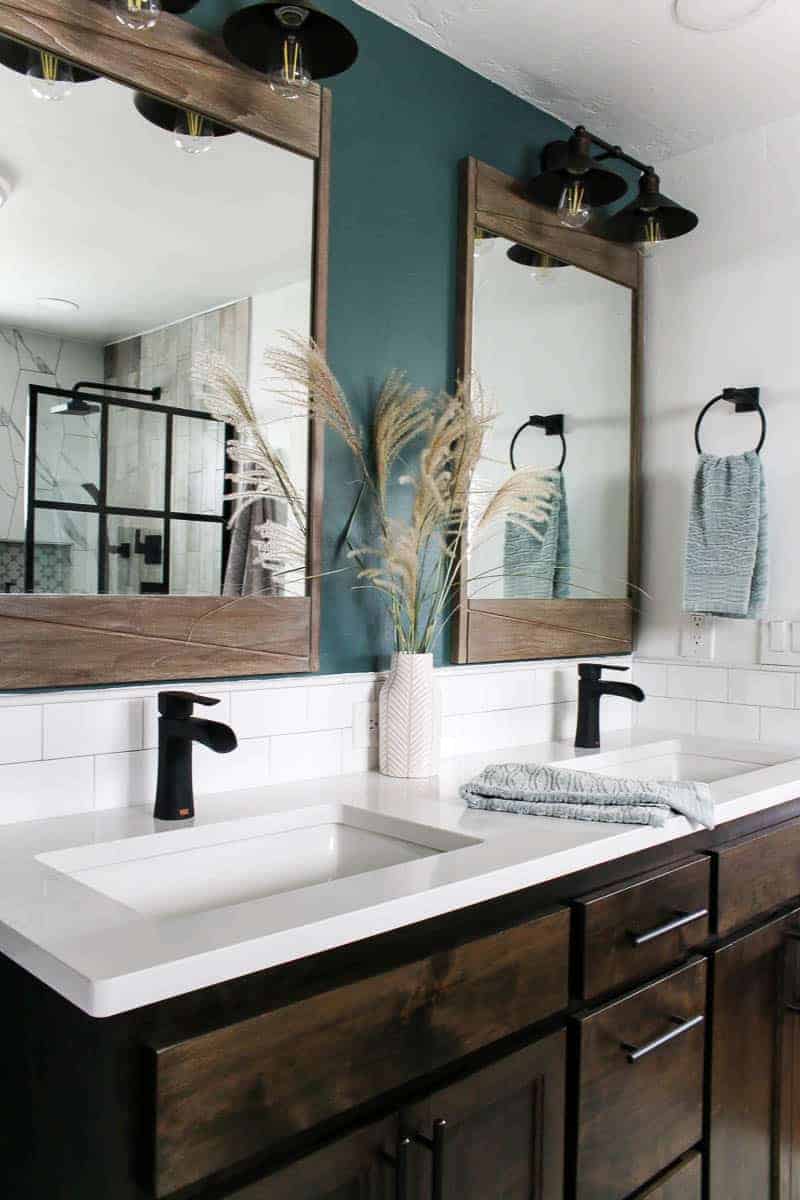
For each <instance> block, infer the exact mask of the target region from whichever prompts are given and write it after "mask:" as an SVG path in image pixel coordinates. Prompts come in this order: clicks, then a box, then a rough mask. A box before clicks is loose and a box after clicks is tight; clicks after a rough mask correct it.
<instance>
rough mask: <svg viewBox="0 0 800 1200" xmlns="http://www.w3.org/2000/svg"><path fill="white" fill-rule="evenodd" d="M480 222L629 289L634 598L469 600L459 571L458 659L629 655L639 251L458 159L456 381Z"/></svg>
mask: <svg viewBox="0 0 800 1200" xmlns="http://www.w3.org/2000/svg"><path fill="white" fill-rule="evenodd" d="M476 228H479V229H484V230H486V231H487V232H489V233H495V234H498V235H499V236H500V237H503V238H508V239H509V240H511V241H514V242H522V243H523V244H525V245H527V246H531V247H533V248H535V249H536V250H542V251H544V252H545V253H547V254H552V255H553V257H555V258H560V259H563V260H565V261H566V262H569V263H571V264H572V265H573V266H576V267H581V268H583V270H586V271H591V272H592V273H593V274H595V275H601V276H603V278H604V279H610V280H613V281H614V282H615V283H620V284H622V285H623V286H624V287H627V288H630V290H631V293H632V299H633V303H632V309H631V311H632V314H633V321H632V330H631V337H632V346H631V351H632V353H631V461H630V489H629V508H630V512H629V524H628V531H629V532H628V584H629V588H628V598H627V599H620V600H605V599H591V600H584V599H580V600H516V599H514V600H502V599H501V600H471V599H469V597H468V595H467V585H466V580H465V578H464V577H463V575H462V578H461V579H460V580H459V583H458V593H459V595H458V604H459V608H458V619H457V620H456V621H454V622H453V660H454V661H455V662H457V663H482V662H513V661H516V660H519V659H537V658H570V657H577V656H584V655H592V654H622V653H628V652H630V651H631V650H632V649H633V635H634V627H635V612H636V608H637V601H636V596H637V595H638V592H637V590H636V588H637V586H638V583H639V539H640V523H639V423H640V419H639V414H640V391H641V379H640V374H641V362H642V331H643V311H642V309H643V283H642V260H641V256H640V255H639V254H638V253H637V252H636V251H635V250H634V249H633V247H628V246H620V245H617V244H615V243H614V242H609V241H606V240H605V239H604V238H601V237H598V236H597V235H596V234H593V233H591V232H589V231H584V230H581V231H576V230H572V229H565V228H564V226H563V225H561V224H559V222H558V220H557V219H556V215H555V213H554V212H552V211H551V210H550V209H547V208H542V207H541V206H540V205H538V204H534V203H533V202H532V201H531V200H528V199H527V198H526V196H525V191H524V184H522V183H521V182H520V181H519V180H516V179H513V178H512V177H511V176H510V175H505V174H503V172H502V171H498V170H496V169H495V168H494V167H490V166H487V164H486V163H482V162H479V161H478V160H477V159H474V158H468V159H465V160H464V161H463V162H462V163H461V217H460V224H459V267H458V327H457V353H458V362H457V364H456V366H457V371H458V377H459V379H469V377H470V375H471V373H472V318H473V304H472V295H473V270H474V261H475V259H474V254H473V250H474V244H475V229H476Z"/></svg>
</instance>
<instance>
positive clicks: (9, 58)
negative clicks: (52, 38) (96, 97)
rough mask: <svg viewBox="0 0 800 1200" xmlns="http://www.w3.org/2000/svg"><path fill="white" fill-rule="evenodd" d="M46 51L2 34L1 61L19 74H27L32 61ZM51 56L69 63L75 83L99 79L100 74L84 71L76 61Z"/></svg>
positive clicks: (0, 41) (0, 38)
mask: <svg viewBox="0 0 800 1200" xmlns="http://www.w3.org/2000/svg"><path fill="white" fill-rule="evenodd" d="M43 53H45V54H46V53H48V52H46V51H42V50H37V48H36V47H35V46H26V45H25V44H24V43H23V42H15V41H13V40H12V39H11V38H7V37H2V36H0V63H2V65H3V66H4V67H8V68H9V69H10V70H12V71H16V72H17V74H18V75H27V74H28V72H29V70H30V66H31V63H32V62H34V61H35V60H36V59H37V58H39V57H40V55H42V54H43ZM50 57H51V58H56V57H58V61H60V62H63V63H68V64H69V66H70V68H71V70H72V81H73V83H91V82H92V80H94V79H99V78H100V76H99V75H95V74H94V73H93V72H92V71H84V70H83V68H82V67H76V66H75V65H74V63H70V62H69V59H66V58H64V59H61V58H60V56H55V55H50Z"/></svg>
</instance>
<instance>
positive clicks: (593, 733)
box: [575, 663, 645, 750]
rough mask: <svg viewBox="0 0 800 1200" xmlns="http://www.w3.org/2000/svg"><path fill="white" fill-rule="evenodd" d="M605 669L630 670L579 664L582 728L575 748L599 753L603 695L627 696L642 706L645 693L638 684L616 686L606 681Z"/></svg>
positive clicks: (579, 698) (578, 732)
mask: <svg viewBox="0 0 800 1200" xmlns="http://www.w3.org/2000/svg"><path fill="white" fill-rule="evenodd" d="M603 670H607V671H627V670H628V667H609V666H606V667H605V668H604V667H602V666H601V665H600V663H578V681H579V682H578V725H577V728H576V730H575V745H576V746H577V747H578V748H579V749H581V750H596V749H597V748H598V746H599V745H600V700H601V698H602V697H603V696H624V697H625V698H626V699H627V700H635V701H636V703H637V704H641V702H642V701H643V700H644V698H645V697H644V692H643V691H642V689H641V688H640V687H637V686H636V684H635V683H615V682H614V681H613V680H610V679H603Z"/></svg>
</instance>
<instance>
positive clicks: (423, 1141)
mask: <svg viewBox="0 0 800 1200" xmlns="http://www.w3.org/2000/svg"><path fill="white" fill-rule="evenodd" d="M446 1132H447V1121H444V1120H439V1121H434V1122H433V1136H432V1137H426V1136H425V1134H424V1133H415V1134H414V1141H415V1142H418V1143H419V1145H420V1146H424V1147H425V1149H426V1150H430V1152H431V1154H432V1156H433V1160H432V1163H431V1200H444V1142H445V1134H446Z"/></svg>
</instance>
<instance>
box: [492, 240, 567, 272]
mask: <svg viewBox="0 0 800 1200" xmlns="http://www.w3.org/2000/svg"><path fill="white" fill-rule="evenodd" d="M506 257H507V258H510V259H511V261H512V262H513V263H519V265H520V266H521V267H530V268H534V267H535V268H540V269H541V270H547V271H551V270H555V268H556V267H566V266H567V265H568V264H567V263H565V262H562V261H561V259H560V258H553V256H552V254H544V253H542V251H541V250H531V248H530V246H519V245H518V246H512V247H511V249H510V250H507V251H506Z"/></svg>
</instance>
